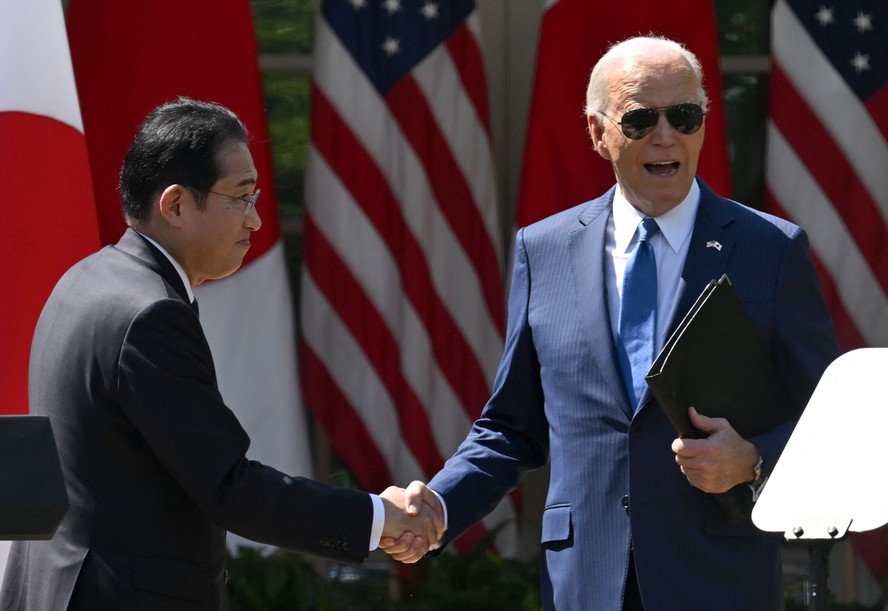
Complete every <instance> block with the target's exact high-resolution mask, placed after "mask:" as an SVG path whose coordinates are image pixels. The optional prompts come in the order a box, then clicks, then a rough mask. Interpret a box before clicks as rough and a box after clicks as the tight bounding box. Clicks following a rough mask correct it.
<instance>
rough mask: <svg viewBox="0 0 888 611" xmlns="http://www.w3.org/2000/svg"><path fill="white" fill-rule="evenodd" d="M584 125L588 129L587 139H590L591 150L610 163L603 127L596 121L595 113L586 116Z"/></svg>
mask: <svg viewBox="0 0 888 611" xmlns="http://www.w3.org/2000/svg"><path fill="white" fill-rule="evenodd" d="M586 124H587V125H588V126H589V127H588V130H587V131H588V132H589V137H590V138H592V148H593V149H595V151H596V152H597V153H598V154H599V155H601V156H602V157H603V158H604V159H607V160H608V161H610V158H611V157H610V151H608V150H607V143H606V142H605V141H604V125H602V123H601V121H600V120H599V119H598V115H596V114H595V113H592V114H589V115H586Z"/></svg>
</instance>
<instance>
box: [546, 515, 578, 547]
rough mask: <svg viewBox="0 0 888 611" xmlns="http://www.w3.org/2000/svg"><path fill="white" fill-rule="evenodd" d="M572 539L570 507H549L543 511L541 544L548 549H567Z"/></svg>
mask: <svg viewBox="0 0 888 611" xmlns="http://www.w3.org/2000/svg"><path fill="white" fill-rule="evenodd" d="M572 537H573V527H572V524H571V514H570V505H551V506H549V507H546V509H545V510H544V511H543V528H542V536H541V541H540V542H541V543H542V544H543V545H545V546H547V547H549V548H554V547H559V546H561V547H567V546H569V545H570V542H571V539H572Z"/></svg>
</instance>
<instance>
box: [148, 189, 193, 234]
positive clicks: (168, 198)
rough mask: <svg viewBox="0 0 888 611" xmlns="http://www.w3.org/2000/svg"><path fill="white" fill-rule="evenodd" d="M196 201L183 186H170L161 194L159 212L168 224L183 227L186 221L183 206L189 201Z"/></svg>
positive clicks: (158, 204)
mask: <svg viewBox="0 0 888 611" xmlns="http://www.w3.org/2000/svg"><path fill="white" fill-rule="evenodd" d="M189 198H190V199H194V196H193V195H192V193H191V191H190V190H188V188H187V187H184V186H182V185H170V186H169V187H167V188H166V189H164V190H163V193H161V194H160V199H158V202H157V211H158V212H159V213H160V217H161V218H162V219H164V221H166V223H167V224H169V225H171V226H173V227H181V226H182V223H183V221H184V218H183V216H182V212H183V210H182V206H183V205H184V203H185V201H186V200H187V199H189Z"/></svg>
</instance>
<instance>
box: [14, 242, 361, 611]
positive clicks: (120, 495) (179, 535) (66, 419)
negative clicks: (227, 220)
mask: <svg viewBox="0 0 888 611" xmlns="http://www.w3.org/2000/svg"><path fill="white" fill-rule="evenodd" d="M186 295H187V293H186V291H185V287H184V286H183V284H182V281H181V279H180V276H179V275H178V274H177V273H176V271H175V269H174V268H173V266H172V265H171V264H170V262H169V261H168V260H167V259H166V257H164V256H163V254H161V253H160V252H159V251H158V250H157V249H156V248H155V247H154V246H152V245H150V244H149V243H148V241H146V240H145V239H144V238H142V237H141V236H139V235H138V234H137V233H135V232H134V231H132V230H128V231H127V232H126V233H125V234H124V236H123V237H122V239H121V240H120V242H119V243H118V244H117V245H115V246H108V247H106V248H104V249H102V250H101V251H99V252H98V253H96V254H94V255H92V256H90V257H88V258H86V259H84V260H83V261H81V262H80V263H78V264H77V265H75V266H74V267H73V268H72V269H71V270H69V271H68V272H67V273H66V274H65V276H64V277H63V278H62V279H61V280H60V281H59V283H58V285H57V286H56V288H55V289H54V291H53V293H52V295H51V296H50V298H49V300H48V301H47V304H46V306H45V308H44V310H43V313H42V314H41V317H40V320H39V322H38V325H37V329H36V332H35V336H34V341H33V346H32V352H31V364H30V376H29V377H30V379H29V387H30V388H29V400H30V407H31V411H32V413H35V414H44V415H48V416H49V417H50V419H51V422H52V426H53V431H54V433H55V436H56V441H57V444H58V448H59V454H60V458H61V463H62V469H63V473H64V476H65V481H66V484H67V488H68V494H69V497H70V500H71V507H70V510H69V511H68V513H67V515H66V516H65V518H64V520H63V521H62V523H61V525H60V526H59V529H58V531H57V532H56V534H55V536H54V537H53V538H52V540H50V541H33V542H15V543H14V544H13V546H12V550H11V552H10V557H9V560H8V566H7V572H6V577H5V581H4V587H3V592H2V596H0V609H3V610H4V611H49V610H53V611H56V610H60V609H83V610H89V611H94V610H96V609H127V610H136V609H146V610H152V611H154V610H164V609H207V610H210V609H212V610H218V609H225V608H227V607H228V603H227V597H226V595H225V586H224V581H225V579H224V575H225V558H226V546H225V533H226V530H231V531H232V532H235V533H237V534H239V535H241V536H243V537H246V538H249V539H253V540H256V541H261V542H264V543H269V544H272V545H275V546H279V547H286V548H290V549H294V550H299V551H303V552H308V553H312V554H318V555H324V556H327V557H330V558H335V559H338V560H342V561H350V562H359V561H360V560H362V559H363V558H364V557H365V556H366V555H367V553H368V549H367V548H368V541H369V538H370V526H371V521H372V511H373V509H372V503H371V500H370V498H369V496H368V495H367V494H366V493H363V492H359V491H353V490H346V489H339V488H333V487H330V486H325V485H323V484H319V483H317V482H313V481H311V480H308V479H304V478H300V477H290V476H287V475H285V474H283V473H280V472H278V471H276V470H274V469H272V468H270V467H267V466H264V465H262V464H259V463H257V462H254V461H250V460H247V459H246V458H245V454H246V452H247V449H248V447H249V444H250V440H249V438H248V437H247V434H246V433H245V432H244V430H243V429H242V428H241V426H240V425H239V424H238V421H237V419H236V417H235V416H234V414H233V413H232V412H231V411H230V410H229V409H228V408H227V407H226V406H225V403H224V402H223V400H222V397H221V396H220V394H219V391H218V390H217V387H216V374H215V370H214V368H213V359H212V356H211V354H210V348H209V345H208V344H207V341H206V338H205V337H204V333H203V330H202V328H201V325H200V321H199V320H198V318H197V316H196V315H195V314H194V312H193V311H192V309H191V308H190V306H189V304H188V303H187V300H186V299H187V298H186ZM255 298H256V299H262V295H256V296H255Z"/></svg>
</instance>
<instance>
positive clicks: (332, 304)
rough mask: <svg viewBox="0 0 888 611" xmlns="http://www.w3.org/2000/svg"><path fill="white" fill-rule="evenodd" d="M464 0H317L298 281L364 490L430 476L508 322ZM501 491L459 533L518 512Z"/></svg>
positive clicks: (306, 350) (310, 394)
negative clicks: (477, 521)
mask: <svg viewBox="0 0 888 611" xmlns="http://www.w3.org/2000/svg"><path fill="white" fill-rule="evenodd" d="M479 41H480V35H479V23H478V17H477V14H476V9H475V4H474V2H472V1H467V0H450V1H443V0H442V1H432V0H325V1H324V2H322V3H321V5H320V11H319V14H318V17H317V20H316V27H315V48H314V74H313V86H312V106H311V119H312V131H311V145H310V150H309V157H308V170H307V177H306V213H305V223H304V268H303V276H302V281H301V299H302V301H301V354H300V359H301V367H302V384H303V393H304V396H305V400H306V404H307V405H308V406H309V407H310V409H311V410H312V411H313V413H314V414H315V415H316V417H317V418H318V420H319V421H320V422H321V423H322V424H323V426H324V428H325V430H326V432H327V434H328V435H329V437H330V440H331V443H332V445H333V447H334V449H335V450H336V452H337V453H338V455H339V456H340V457H341V458H342V460H343V461H344V463H345V464H346V465H347V466H348V467H349V469H350V470H351V471H352V473H353V474H354V475H355V477H356V478H357V480H358V482H359V484H360V485H361V486H362V487H364V488H365V489H367V490H370V491H373V492H379V491H381V490H382V489H384V488H385V487H386V486H388V485H390V484H392V483H395V484H399V485H402V486H403V485H406V484H407V483H409V482H410V481H411V480H413V479H421V480H424V481H426V480H428V479H429V478H430V477H431V476H432V475H434V474H435V473H436V472H437V471H438V469H440V468H441V466H442V465H443V463H444V460H446V458H448V457H449V456H450V454H451V453H452V452H453V451H454V450H455V449H456V447H457V446H458V445H459V443H460V442H461V441H462V440H463V439H464V437H465V435H466V434H467V432H468V430H469V428H470V426H471V423H472V422H473V421H474V419H475V418H477V417H478V415H479V414H480V412H481V409H482V407H483V406H484V404H485V402H486V401H487V399H488V398H489V395H490V392H491V388H492V385H493V378H494V375H495V373H496V368H497V365H498V362H499V359H500V357H501V355H502V348H503V334H504V327H505V320H504V319H505V304H504V300H503V246H502V241H503V240H502V237H501V232H500V226H499V220H498V216H497V215H498V210H497V194H496V188H495V175H494V167H493V162H492V146H491V130H490V124H489V112H488V102H487V90H486V80H485V75H484V66H483V60H482V56H481V50H480V43H479ZM514 517H515V509H514V504H513V502H512V500H511V499H506V500H505V501H504V502H503V503H502V504H501V505H500V507H499V509H497V510H496V511H495V512H494V513H493V514H491V515H490V516H489V517H488V518H487V520H486V521H485V523H484V525H483V526H481V527H479V528H477V529H475V530H474V531H472V532H471V533H469V534H467V535H466V536H463V537H462V538H461V540H460V541H459V542H457V547H458V548H463V549H464V548H470V547H471V546H472V545H474V543H475V542H476V541H477V540H478V537H480V536H482V535H483V534H484V532H485V530H489V529H492V528H494V527H498V526H501V525H503V524H504V523H507V522H509V523H510V526H507V527H506V528H505V529H504V530H503V531H502V533H501V536H499V537H498V539H497V544H498V545H499V549H500V551H501V552H503V553H506V554H507V553H509V547H510V546H511V545H512V541H513V535H512V534H510V533H511V532H512V527H513V526H514V524H511V522H510V520H513V519H514Z"/></svg>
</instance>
